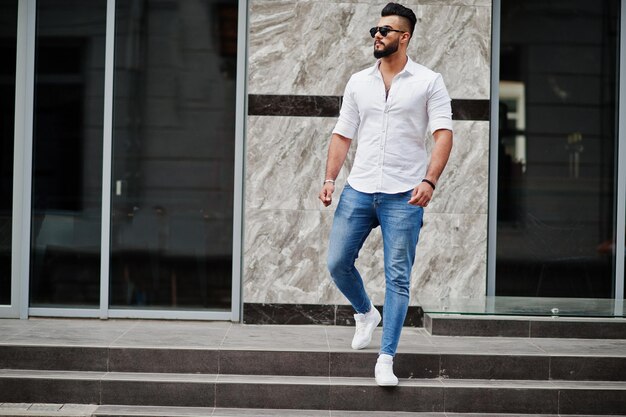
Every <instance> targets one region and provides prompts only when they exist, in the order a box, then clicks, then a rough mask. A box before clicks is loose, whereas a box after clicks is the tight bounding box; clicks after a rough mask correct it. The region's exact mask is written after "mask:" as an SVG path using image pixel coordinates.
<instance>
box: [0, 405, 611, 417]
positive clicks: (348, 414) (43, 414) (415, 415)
mask: <svg viewBox="0 0 626 417" xmlns="http://www.w3.org/2000/svg"><path fill="white" fill-rule="evenodd" d="M393 415H394V417H479V416H477V415H476V414H460V413H443V412H439V413H437V412H432V413H428V412H427V413H420V412H402V411H400V412H395V413H393ZM0 416H2V417H201V416H202V417H206V416H212V417H389V412H380V411H338V410H293V409H259V408H213V407H154V406H127V405H101V406H97V405H82V404H11V403H7V404H1V405H0ZM490 416H493V417H496V416H502V414H484V413H483V414H480V417H490ZM570 416H572V415H568V414H561V415H560V416H558V415H556V414H541V415H537V414H516V415H515V417H570ZM579 417H580V416H579ZM596 417H603V416H596ZM604 417H606V416H604Z"/></svg>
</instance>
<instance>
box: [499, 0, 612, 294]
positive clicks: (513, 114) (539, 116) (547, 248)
mask: <svg viewBox="0 0 626 417" xmlns="http://www.w3.org/2000/svg"><path fill="white" fill-rule="evenodd" d="M500 6H501V10H500V15H499V16H500V21H499V26H500V45H499V54H500V59H499V82H498V87H499V118H498V124H499V129H498V142H497V148H494V147H492V150H491V151H492V152H497V166H498V170H497V172H498V175H497V207H496V208H497V234H496V243H495V247H496V250H495V258H496V260H495V295H498V296H524V297H569V298H605V299H612V298H614V297H616V296H617V298H620V297H623V294H616V285H615V283H616V257H615V256H616V251H615V242H616V238H617V234H618V233H622V234H623V233H624V230H623V229H622V230H619V229H617V222H616V218H617V211H616V208H617V205H616V203H617V194H618V193H617V178H618V170H617V167H618V165H617V158H616V156H617V155H618V153H619V151H618V148H619V146H618V145H619V140H618V126H619V123H618V119H619V114H618V86H619V83H618V80H619V56H620V54H619V48H620V42H619V39H620V13H621V12H620V2H619V1H618V0H604V1H598V2H590V1H585V0H579V1H573V2H572V1H568V2H561V1H548V2H546V1H525V2H517V1H513V0H501V1H500ZM619 128H621V126H619ZM492 162H493V159H492ZM622 256H623V251H622Z"/></svg>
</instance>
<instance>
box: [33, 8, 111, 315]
mask: <svg viewBox="0 0 626 417" xmlns="http://www.w3.org/2000/svg"><path fill="white" fill-rule="evenodd" d="M105 19H106V1H105V0H94V1H89V2H81V1H71V0H38V1H37V38H36V50H35V54H36V64H35V121H34V156H33V218H32V241H31V246H32V255H31V275H30V285H31V290H30V300H31V306H37V307H43V306H53V307H80V306H91V307H95V306H98V305H99V295H100V227H101V210H102V208H101V205H102V117H103V100H104V44H105Z"/></svg>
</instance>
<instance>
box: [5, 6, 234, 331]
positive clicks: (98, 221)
mask: <svg viewBox="0 0 626 417" xmlns="http://www.w3.org/2000/svg"><path fill="white" fill-rule="evenodd" d="M5 3H6V4H7V5H8V3H15V5H14V6H15V12H14V18H15V20H16V22H17V21H18V20H19V21H20V23H21V24H22V26H21V27H22V32H23V33H22V32H20V35H19V36H21V37H22V39H21V41H22V44H23V45H24V49H25V54H26V55H28V54H30V59H25V60H24V62H23V63H21V64H20V61H19V60H18V66H19V65H22V68H17V69H16V68H13V74H15V73H16V71H17V73H20V71H23V72H24V73H25V74H27V76H26V77H27V78H26V80H25V82H24V85H23V86H21V87H20V88H18V92H17V95H18V99H19V98H20V97H21V98H25V99H24V103H25V104H24V108H23V109H17V111H18V112H22V113H20V115H26V116H27V117H25V119H26V121H25V123H24V125H25V126H27V127H28V126H29V125H30V127H31V128H32V129H31V130H30V131H29V130H28V129H25V130H24V138H25V139H24V138H21V140H24V142H25V144H21V145H24V150H25V154H26V155H27V156H26V158H25V161H26V163H25V166H24V167H21V166H20V167H18V168H17V169H18V170H23V172H20V174H21V175H23V181H22V183H21V184H20V186H21V187H22V188H23V189H25V190H27V191H25V192H26V193H27V194H26V196H25V198H24V199H20V201H21V202H23V203H24V212H25V213H27V215H26V216H25V218H24V219H22V226H23V228H24V230H29V231H30V232H29V233H22V235H21V242H18V243H17V244H14V245H13V246H11V245H9V250H8V251H5V250H4V249H3V248H4V246H3V245H4V240H5V237H6V236H5V235H4V234H3V235H2V240H0V304H7V305H12V306H14V307H15V306H16V305H17V306H19V310H20V316H22V317H28V316H33V315H37V316H70V317H102V318H107V317H137V318H182V319H194V318H200V319H222V320H224V319H228V320H230V319H233V320H238V317H239V309H240V307H239V298H240V297H239V286H240V284H239V281H240V276H239V275H240V273H239V263H240V261H239V260H240V246H241V242H240V237H239V235H240V232H239V231H240V226H241V207H240V206H241V205H240V204H235V201H239V200H240V199H241V175H240V172H239V171H238V170H237V169H236V165H237V160H238V158H239V159H241V144H242V132H243V129H242V126H243V122H242V121H243V117H242V114H241V112H242V110H243V109H240V110H238V104H239V103H243V100H241V99H240V98H239V96H240V95H241V94H243V88H242V86H243V73H244V71H243V70H239V68H240V67H239V66H238V64H237V63H238V60H240V59H242V54H241V52H242V50H241V48H240V47H239V39H240V33H245V19H240V18H239V15H240V13H242V12H243V15H244V16H245V7H246V5H245V4H243V5H240V4H239V2H238V1H236V0H231V1H223V0H220V1H208V2H207V1H204V0H197V1H195V0H192V1H187V0H185V1H182V0H181V1H170V2H166V3H163V2H161V1H145V2H139V3H138V2H134V1H130V0H100V1H95V2H88V3H87V2H85V3H82V2H75V1H70V0H36V1H34V0H22V1H21V2H20V3H19V5H20V11H19V16H18V11H17V5H18V2H17V1H15V2H6V1H5V2H2V3H0V7H3V8H4V7H5ZM7 7H8V6H7ZM240 7H242V8H243V9H240ZM3 10H4V9H3ZM7 18H8V14H7V13H4V12H3V14H2V19H7ZM15 26H16V25H15V24H14V25H13V30H14V33H13V36H15V32H16V29H15ZM10 29H11V26H10V25H3V26H2V29H0V30H2V31H3V32H2V36H5V35H6V36H5V38H6V39H8V38H9V37H10V34H4V32H5V31H8V30H10ZM2 42H3V43H2V44H0V47H2V46H3V45H4V44H5V43H6V42H4V38H3V41H2ZM19 42H20V39H17V40H15V39H14V42H13V44H12V45H13V48H14V49H13V55H15V45H16V44H19ZM9 46H10V45H9ZM9 46H7V48H8V47H9ZM10 61H11V60H5V61H3V62H10ZM2 70H3V73H4V72H6V71H8V70H9V69H7V68H4V67H3V69H2ZM5 70H6V71H5ZM2 80H3V84H1V87H2V88H5V89H9V88H10V87H11V86H10V83H8V82H7V81H8V80H9V78H8V77H5V78H3V79H2ZM5 84H6V85H5ZM3 91H5V90H3ZM238 94H239V95H238ZM8 96H10V95H9V94H8V93H7V94H6V95H5V94H3V95H2V97H8ZM12 96H15V94H12ZM29 98H30V100H29ZM17 101H19V100H17ZM29 103H32V105H29ZM0 105H2V109H3V112H2V114H5V111H4V110H5V107H6V106H5V104H1V103H0ZM6 105H7V106H8V104H6ZM11 114H15V113H14V112H13V111H11ZM28 119H30V121H32V124H31V123H29V120H28ZM2 127H3V129H5V127H6V128H7V129H8V127H10V126H9V125H5V124H3V125H2ZM5 130H6V129H5ZM0 133H2V137H1V138H0V140H1V142H0V150H2V154H0V168H1V169H0V175H2V182H0V192H1V193H2V196H4V195H5V194H7V195H9V196H11V191H10V190H11V189H10V188H7V187H5V185H6V184H7V183H10V179H11V178H12V177H9V178H5V177H6V176H7V175H6V174H7V173H8V174H11V173H12V171H13V170H12V167H11V166H9V165H8V162H7V161H9V160H10V159H8V158H4V157H3V156H2V155H5V153H6V152H5V151H6V150H7V149H8V146H9V145H12V144H13V133H12V132H8V131H7V132H4V130H3V131H2V132H0ZM5 133H6V134H5ZM5 136H7V138H8V139H6V140H5ZM31 147H32V149H30V148H31ZM10 155H11V157H12V156H13V152H12V150H11V152H10ZM5 159H6V160H5ZM239 169H241V164H239ZM236 178H237V179H236ZM0 204H2V206H0V230H4V226H3V224H4V223H3V222H8V223H9V224H10V222H11V217H10V214H11V213H12V211H11V208H10V207H9V208H8V210H5V208H4V205H6V204H9V205H10V199H9V200H8V203H7V200H5V198H4V197H3V198H2V200H1V202H0ZM5 212H6V213H5ZM2 213H5V214H2ZM7 213H8V215H9V216H8V217H7ZM9 230H10V228H9ZM9 241H10V237H9ZM11 248H12V250H11ZM23 248H29V249H28V250H22V249H23ZM5 252H7V253H8V254H9V255H13V256H18V258H20V264H21V265H22V266H23V267H24V268H23V269H21V270H18V269H16V268H14V271H13V273H11V272H9V273H7V274H5V273H4V272H5V269H6V268H5V266H3V265H5V263H6V262H5V261H7V260H6V259H5V258H6V256H5V255H6V254H5ZM8 262H9V264H10V258H9V261H8ZM9 271H10V269H9ZM11 275H13V276H14V277H16V276H17V277H18V278H19V285H20V286H21V290H22V296H21V297H19V299H17V300H16V299H11V297H10V295H9V296H7V294H8V292H7V291H8V290H7V289H6V288H10V287H8V285H9V284H10V278H9V281H8V283H7V277H11ZM5 315H11V314H5ZM13 315H14V313H13Z"/></svg>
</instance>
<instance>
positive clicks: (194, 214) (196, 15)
mask: <svg viewBox="0 0 626 417" xmlns="http://www.w3.org/2000/svg"><path fill="white" fill-rule="evenodd" d="M116 7H117V10H116V40H115V101H114V107H115V122H114V141H113V144H114V150H113V152H114V160H113V190H112V192H113V197H112V198H113V199H112V219H111V220H112V226H111V296H110V300H111V305H112V306H113V307H130V308H151V307H153V308H193V309H211V308H217V309H230V302H231V267H232V230H233V229H232V222H233V219H232V210H233V206H232V201H233V173H234V171H233V166H234V149H235V70H236V28H237V2H236V1H232V0H231V1H210V0H209V1H207V0H184V1H183V0H180V1H171V2H168V3H167V4H164V3H163V2H161V1H143V2H136V1H130V0H118V1H117V2H116Z"/></svg>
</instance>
